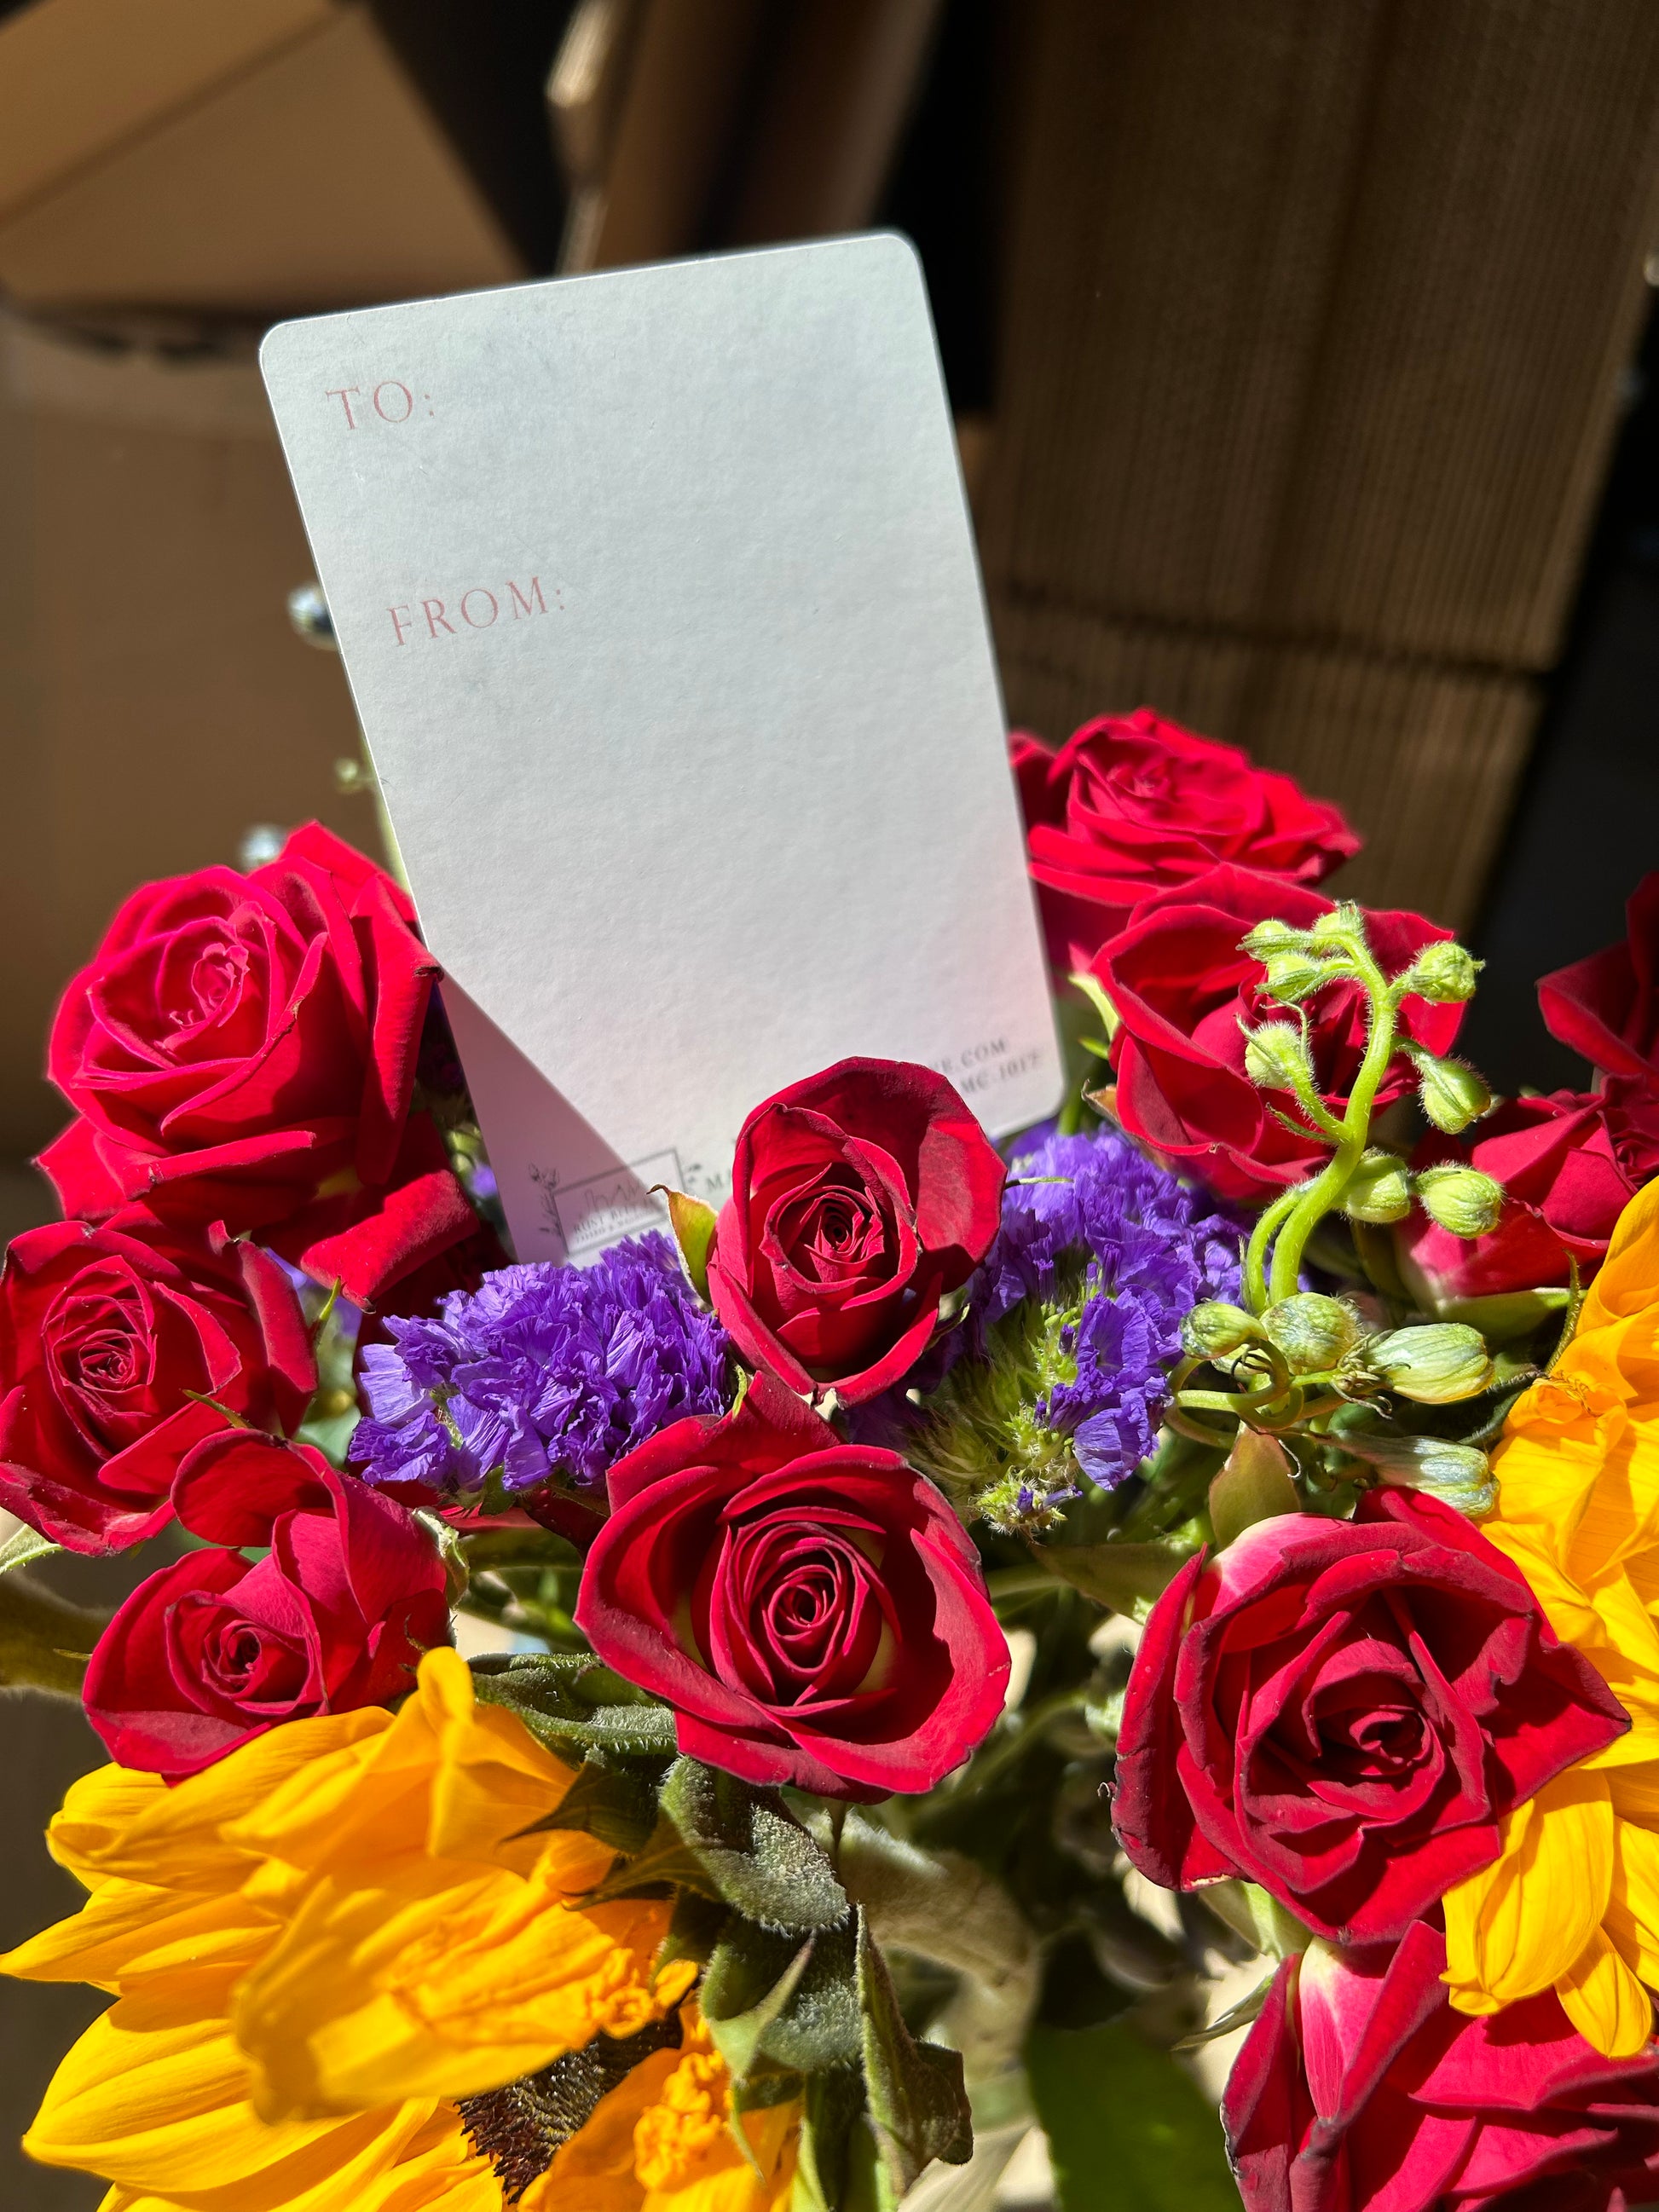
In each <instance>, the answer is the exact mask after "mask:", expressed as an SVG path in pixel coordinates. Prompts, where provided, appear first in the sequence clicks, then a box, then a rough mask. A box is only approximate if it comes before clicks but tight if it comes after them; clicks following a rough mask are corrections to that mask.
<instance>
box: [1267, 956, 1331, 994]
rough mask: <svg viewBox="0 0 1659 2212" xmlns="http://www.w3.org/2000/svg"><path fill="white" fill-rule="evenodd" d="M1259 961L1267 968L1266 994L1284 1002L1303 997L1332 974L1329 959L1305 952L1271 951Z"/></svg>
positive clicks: (1328, 979)
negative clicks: (1320, 958)
mask: <svg viewBox="0 0 1659 2212" xmlns="http://www.w3.org/2000/svg"><path fill="white" fill-rule="evenodd" d="M1261 964H1262V966H1263V967H1264V968H1265V969H1267V982H1266V989H1267V995H1268V996H1269V997H1270V998H1273V999H1278V1000H1280V1001H1281V1002H1282V1003H1283V1004H1284V1005H1285V1006H1291V1005H1294V1003H1295V1002H1296V1000H1297V999H1305V998H1306V997H1307V995H1308V994H1309V993H1310V991H1316V990H1318V988H1319V987H1320V986H1321V984H1322V983H1328V981H1330V978H1331V969H1330V966H1329V963H1328V962H1326V961H1323V960H1316V959H1314V958H1313V957H1312V956H1311V955H1310V954H1309V953H1306V952H1297V951H1289V952H1270V953H1268V954H1267V957H1265V959H1263V960H1262V963H1261Z"/></svg>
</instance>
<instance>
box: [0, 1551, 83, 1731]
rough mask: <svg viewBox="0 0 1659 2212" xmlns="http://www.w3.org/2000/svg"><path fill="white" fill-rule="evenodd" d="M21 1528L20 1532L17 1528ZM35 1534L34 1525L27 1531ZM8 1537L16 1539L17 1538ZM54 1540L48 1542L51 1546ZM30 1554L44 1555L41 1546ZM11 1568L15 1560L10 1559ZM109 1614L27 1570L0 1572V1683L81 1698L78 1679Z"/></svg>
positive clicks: (81, 1676) (33, 1555) (80, 1679)
mask: <svg viewBox="0 0 1659 2212" xmlns="http://www.w3.org/2000/svg"><path fill="white" fill-rule="evenodd" d="M20 1533H21V1532H20ZM27 1533H28V1534H30V1535H33V1534H34V1531H33V1529H30V1530H29V1531H28V1532H27ZM12 1541H13V1542H14V1543H15V1541H16V1538H15V1537H14V1538H13V1539H12ZM57 1548H58V1547H57V1546H56V1545H47V1546H46V1550H47V1551H55V1550H56V1549H57ZM28 1556H29V1557H30V1558H31V1559H39V1558H40V1557H42V1556H43V1554H42V1553H41V1552H40V1551H39V1550H36V1551H33V1552H31V1553H29V1554H28ZM8 1564H9V1565H10V1566H13V1567H15V1566H16V1565H18V1564H19V1562H18V1561H17V1560H15V1559H14V1560H12V1561H10V1562H9V1563H8ZM110 1618H111V1616H110V1615H109V1614H108V1613H98V1612H94V1610H93V1609H92V1608H91V1607H88V1606H82V1605H75V1604H73V1603H71V1601H70V1600H69V1599H68V1598H64V1597H59V1596H58V1593H57V1591H56V1590H52V1589H47V1588H46V1585H45V1584H44V1583H37V1582H35V1581H33V1580H32V1579H31V1577H29V1576H27V1575H26V1574H17V1573H8V1574H6V1575H4V1576H3V1577H0V1688H4V1689H15V1690H43V1691H45V1692H47V1694H48V1695H50V1696H53V1697H60V1698H79V1696H80V1694H81V1685H82V1680H83V1678H84V1676H85V1674H86V1671H87V1661H88V1658H89V1657H90V1656H91V1655H92V1652H93V1650H94V1646H95V1645H96V1644H97V1642H98V1639H99V1638H100V1636H101V1635H102V1634H103V1632H104V1631H105V1630H106V1628H107V1627H108V1626H109V1624H110Z"/></svg>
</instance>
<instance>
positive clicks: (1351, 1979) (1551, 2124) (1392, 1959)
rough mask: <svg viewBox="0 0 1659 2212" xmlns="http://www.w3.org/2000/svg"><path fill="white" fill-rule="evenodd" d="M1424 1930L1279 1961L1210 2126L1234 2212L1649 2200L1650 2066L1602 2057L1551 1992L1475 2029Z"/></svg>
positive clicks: (1653, 2146) (1589, 2211)
mask: <svg viewBox="0 0 1659 2212" xmlns="http://www.w3.org/2000/svg"><path fill="white" fill-rule="evenodd" d="M1445 1965H1446V1939H1445V1937H1444V1936H1443V1935H1441V1934H1440V1932H1439V1931H1438V1929H1434V1928H1431V1927H1430V1926H1428V1925H1427V1923H1425V1922H1423V1921H1419V1922H1417V1923H1416V1924H1415V1925H1414V1926H1413V1927H1411V1928H1409V1929H1407V1931H1406V1934H1405V1936H1404V1937H1403V1939H1402V1940H1401V1943H1400V1945H1399V1947H1398V1948H1397V1949H1395V1951H1393V1952H1381V1953H1379V1952H1376V1951H1361V1952H1353V1951H1349V1952H1338V1951H1334V1950H1331V1949H1329V1948H1328V1947H1327V1946H1326V1945H1324V1944H1322V1943H1315V1944H1313V1945H1312V1946H1311V1947H1310V1949H1308V1950H1307V1951H1306V1952H1305V1953H1304V1954H1303V1955H1302V1957H1301V1958H1299V1959H1295V1958H1292V1959H1287V1960H1285V1963H1284V1964H1283V1965H1282V1966H1280V1967H1279V1972H1278V1974H1277V1975H1276V1976H1275V1978H1274V1980H1273V1988H1272V1990H1270V1991H1269V1993H1268V1996H1267V2003H1266V2005H1265V2006H1264V2007H1263V2008H1262V2010H1261V2015H1260V2017H1259V2018H1258V2019H1257V2021H1256V2022H1255V2026H1254V2027H1252V2028H1251V2030H1250V2033H1249V2038H1248V2039H1247V2040H1246V2042H1245V2044H1244V2047H1243V2050H1242V2051H1240V2052H1239V2054H1238V2057H1237V2060H1236V2062H1235V2063H1234V2066H1233V2070H1232V2074H1231V2077H1230V2079H1229V2081H1228V2083H1227V2089H1226V2094H1225V2097H1224V2098H1223V2100H1222V2105H1221V2118H1222V2124H1223V2125H1224V2126H1225V2129H1226V2131H1227V2142H1228V2148H1229V2151H1230V2154H1231V2158H1232V2161H1233V2170H1234V2172H1235V2173H1236V2175H1237V2179H1238V2186H1239V2191H1240V2194H1241V2195H1242V2196H1243V2199H1244V2207H1245V2212H1624V2207H1625V2205H1626V2202H1629V2203H1632V2204H1641V2203H1647V2202H1648V2201H1649V2200H1650V2198H1652V2197H1659V2057H1656V2055H1655V2053H1654V2052H1653V2051H1652V2050H1651V2049H1650V2050H1649V2051H1644V2053H1643V2054H1642V2056H1641V2057H1637V2058H1604V2057H1602V2056H1601V2052H1600V2051H1596V2050H1595V2049H1594V2048H1593V2047H1592V2046H1591V2045H1589V2044H1588V2043H1587V2042H1586V2041H1585V2040H1584V2039H1583V2036H1582V2035H1580V2034H1579V2033H1578V2032H1577V2029H1576V2028H1574V2027H1571V2024H1570V2023H1569V2021H1568V2020H1567V2016H1566V2015H1565V2013H1564V2012H1563V2011H1562V2009H1561V2006H1560V2002H1559V1999H1558V1998H1557V1997H1556V1996H1554V1995H1553V1992H1546V1994H1545V1995H1543V1996H1535V1997H1526V1998H1523V1999H1522V2001H1521V2002H1520V2003H1518V2004H1511V2005H1506V2006H1505V2007H1504V2009H1503V2010H1502V2011H1501V2012H1498V2013H1494V2014H1492V2015H1489V2016H1488V2017H1486V2018H1484V2019H1480V2020H1472V2019H1470V2018H1468V2016H1467V2015H1465V2014H1462V2013H1460V2012H1454V2011H1453V2009H1452V2008H1451V2004H1450V2002H1449V1998H1448V1996H1447V1992H1446V1989H1445V1986H1444V1984H1443V1983H1442V1981H1441V1979H1440V1977H1441V1975H1442V1973H1443V1972H1444V1971H1445Z"/></svg>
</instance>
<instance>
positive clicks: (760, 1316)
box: [708, 1060, 1005, 1405]
mask: <svg viewBox="0 0 1659 2212" xmlns="http://www.w3.org/2000/svg"><path fill="white" fill-rule="evenodd" d="M1004 1174H1005V1170H1004V1168H1003V1164H1002V1162H1001V1160H1000V1159H999V1158H998V1157H997V1154H996V1152H995V1151H994V1148H993V1147H992V1146H991V1145H990V1144H989V1142H988V1141H987V1139H986V1136H985V1133H984V1132H983V1131H982V1130H981V1127H980V1126H979V1123H978V1122H977V1121H975V1119H974V1117H973V1115H972V1114H971V1113H970V1112H969V1109H968V1108H967V1107H966V1106H965V1105H964V1104H963V1102H962V1100H961V1098H960V1097H958V1096H957V1093H956V1091H953V1090H952V1089H951V1085H949V1084H948V1083H947V1082H946V1081H945V1078H944V1077H943V1076H942V1075H935V1074H934V1073H933V1072H932V1070H931V1069H929V1068H926V1067H916V1066H912V1065H911V1064H910V1063H909V1062H908V1061H905V1060H839V1061H837V1062H836V1066H834V1067H827V1068H825V1069H824V1071H823V1074H822V1075H811V1076H808V1078H807V1079H806V1080H805V1082H804V1083H795V1084H792V1085H790V1087H789V1089H788V1090H787V1091H779V1092H778V1093H777V1095H776V1096H775V1097H772V1098H769V1099H768V1100H767V1101H766V1103H765V1104H764V1105H763V1106H757V1108H756V1109H755V1110H754V1112H753V1113H752V1114H751V1115H750V1116H749V1119H748V1120H747V1121H745V1122H744V1125H743V1127H742V1129H741V1130H740V1131H739V1133H738V1149H737V1156H736V1158H734V1160H733V1161H732V1196H731V1198H730V1200H728V1202H727V1203H726V1206H724V1208H723V1209H722V1210H721V1212H720V1222H719V1225H718V1227H717V1228H716V1231H715V1233H714V1244H713V1246H712V1247H711V1249H710V1251H709V1255H708V1295H709V1297H711V1298H712V1300H713V1301H714V1310H715V1312H716V1313H717V1314H718V1315H719V1316H720V1319H721V1321H722V1322H725V1324H726V1328H728V1329H729V1330H730V1331H731V1333H732V1337H733V1338H734V1340H736V1343H737V1346H738V1350H739V1351H740V1352H742V1353H743V1354H744V1358H747V1359H750V1360H752V1361H753V1362H754V1363H755V1364H756V1365H757V1366H764V1367H770V1368H772V1369H774V1370H775V1371H776V1372H777V1373H778V1374H780V1375H781V1376H782V1377H783V1379H784V1381H785V1382H786V1383H790V1384H791V1385H792V1386H793V1388H794V1389H797V1390H799V1391H801V1392H802V1393H803V1394H807V1393H811V1392H812V1391H814V1390H817V1389H827V1388H828V1387H829V1385H831V1384H833V1385H834V1387H835V1389H836V1391H837V1393H838V1394H839V1395H840V1396H841V1398H842V1401H844V1402H845V1403H848V1404H849V1405H850V1404H855V1403H856V1402H857V1401H859V1400H860V1399H863V1398H873V1397H874V1396H876V1395H877V1394H878V1392H879V1391H882V1390H884V1389H887V1388H888V1386H889V1385H890V1383H896V1382H897V1381H898V1379H899V1377H900V1376H902V1375H903V1374H904V1373H905V1372H906V1371H907V1370H908V1369H909V1368H911V1367H913V1366H914V1365H915V1363H916V1361H917V1360H918V1359H919V1358H921V1354H922V1352H925V1351H926V1349H927V1342H928V1340H929V1338H930V1337H931V1336H932V1335H933V1330H934V1328H935V1327H936V1325H937V1323H938V1321H939V1301H940V1299H941V1298H943V1297H945V1295H946V1294H947V1293H948V1292H950V1291H954V1290H957V1289H958V1288H959V1287H960V1286H961V1285H962V1284H963V1283H965V1282H966V1281H967V1279H968V1278H969V1275H971V1274H972V1273H973V1272H974V1269H975V1267H977V1266H978V1265H979V1263H980V1261H981V1260H982V1259H983V1258H984V1257H985V1255H986V1254H987V1252H988V1251H989V1250H990V1249H991V1243H992V1240H993V1239H994V1237H995V1236H996V1233H997V1227H998V1224H999V1222H1000V1218H1001V1208H1002V1185H1003V1178H1004Z"/></svg>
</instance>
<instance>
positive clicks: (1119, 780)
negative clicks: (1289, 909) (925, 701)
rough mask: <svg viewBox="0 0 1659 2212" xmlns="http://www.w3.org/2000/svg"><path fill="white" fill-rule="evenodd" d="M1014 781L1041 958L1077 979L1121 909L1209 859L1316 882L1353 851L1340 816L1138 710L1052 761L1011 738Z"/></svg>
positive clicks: (1078, 739) (1239, 758) (1097, 723)
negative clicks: (1044, 950)
mask: <svg viewBox="0 0 1659 2212" xmlns="http://www.w3.org/2000/svg"><path fill="white" fill-rule="evenodd" d="M1012 750H1013V764H1014V774H1015V776H1016V778H1017V779H1018V784H1019V795H1020V800H1021V803H1022V805H1024V809H1025V821H1026V827H1027V830H1028V832H1029V836H1030V868H1031V877H1032V880H1033V881H1034V882H1035V883H1036V885H1037V886H1038V897H1039V902H1040V903H1041V905H1042V918H1043V922H1044V925H1045V927H1046V928H1047V931H1048V949H1049V955H1050V957H1051V958H1052V959H1053V961H1054V965H1055V966H1056V967H1057V968H1059V969H1061V971H1062V972H1064V973H1070V972H1071V971H1072V970H1073V969H1078V968H1086V967H1087V965H1088V964H1089V963H1090V961H1091V960H1092V959H1093V957H1094V956H1095V954H1096V953H1097V951H1099V950H1100V948H1101V946H1102V945H1104V944H1105V943H1106V942H1107V941H1108V939H1110V938H1113V937H1115V935H1116V934H1117V933H1118V931H1119V930H1121V928H1122V927H1123V926H1124V924H1125V923H1126V922H1127V920H1128V918H1129V915H1130V914H1131V913H1132V912H1133V909H1134V908H1136V907H1137V906H1139V904H1140V902H1141V901H1142V900H1143V899H1145V898H1147V897H1149V896H1151V895H1152V893H1153V892H1155V891H1163V890H1173V889H1178V888H1179V886H1180V885H1182V884H1187V883H1190V882H1191V881H1192V879H1193V878H1194V877H1195V876H1201V875H1203V874H1205V873H1206V872H1207V871H1208V870H1209V869H1211V868H1212V867H1214V866H1217V865H1218V863H1219V862H1221V861H1224V860H1225V861H1233V862H1236V863H1237V866H1240V867H1243V868H1253V869H1255V872H1257V873H1258V874H1259V875H1264V876H1273V877H1275V878H1278V879H1279V881H1280V882H1284V883H1295V884H1317V883H1322V882H1323V881H1324V879H1325V878H1326V877H1327V876H1328V875H1329V874H1330V872H1331V871H1332V869H1333V868H1335V867H1338V866H1340V864H1341V863H1342V862H1343V861H1344V860H1348V859H1350V858H1351V857H1352V854H1355V853H1357V852H1358V850H1359V842H1360V841H1359V839H1358V837H1356V836H1355V835H1354V833H1353V831H1352V829H1349V827H1348V825H1347V823H1346V821H1345V820H1344V819H1343V817H1342V815H1341V812H1340V810H1339V809H1338V808H1336V807H1334V806H1328V805H1325V804H1324V803H1323V801H1322V800H1320V799H1310V798H1309V797H1308V796H1307V794H1306V793H1304V791H1303V790H1302V789H1301V787H1300V786H1299V785H1297V783H1296V782H1295V781H1293V779H1292V778H1291V777H1290V776H1288V775H1274V774H1273V771H1272V770H1271V769H1261V768H1257V767H1255V765H1254V764H1253V763H1252V762H1251V761H1250V759H1249V755H1248V754H1245V753H1242V752H1239V751H1238V750H1237V749H1236V748H1235V747H1233V746H1231V745H1219V744H1216V743H1215V742H1214V740H1213V739H1212V738H1200V737H1194V734H1193V732H1191V731H1190V730H1183V729H1182V728H1180V727H1179V726H1178V725H1177V724H1176V723H1174V722H1166V721H1164V720H1163V719H1162V717H1161V716H1159V715H1157V714H1153V713H1152V709H1151V708H1149V707H1141V708H1138V709H1137V710H1136V712H1135V713H1134V714H1102V715H1101V716H1099V717H1098V718H1097V720H1094V721H1092V722H1085V724H1084V726H1083V727H1082V728H1081V729H1080V730H1079V731H1078V732H1076V734H1075V735H1074V736H1073V738H1070V739H1069V740H1068V741H1067V742H1066V744H1064V745H1062V746H1061V747H1060V750H1059V751H1058V752H1057V753H1054V752H1050V751H1049V750H1048V747H1047V746H1046V745H1045V744H1042V743H1041V741H1040V740H1039V739H1037V738H1032V737H1028V736H1026V735H1024V733H1023V732H1022V733H1020V734H1018V735H1017V736H1016V737H1015V738H1014V739H1013V745H1012Z"/></svg>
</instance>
